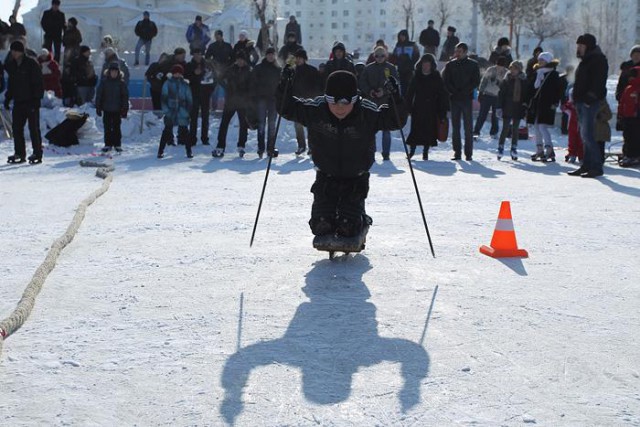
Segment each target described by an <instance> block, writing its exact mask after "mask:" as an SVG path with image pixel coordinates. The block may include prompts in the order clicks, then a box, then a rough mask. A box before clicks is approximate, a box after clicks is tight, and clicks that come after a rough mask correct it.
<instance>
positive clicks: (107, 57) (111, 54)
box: [101, 47, 184, 85]
mask: <svg viewBox="0 0 640 427" xmlns="http://www.w3.org/2000/svg"><path fill="white" fill-rule="evenodd" d="M180 49H181V48H180ZM182 50H183V51H184V49H182ZM183 58H184V56H183ZM183 61H184V59H183ZM112 62H117V63H118V68H120V71H122V74H123V76H124V77H123V78H124V82H125V84H127V85H129V66H128V65H127V62H126V61H125V60H124V59H122V58H120V57H119V56H118V54H117V53H116V50H115V49H114V48H112V47H108V48H106V49H105V50H104V64H103V65H102V75H101V78H102V77H105V76H106V75H107V69H108V68H109V64H110V63H112Z"/></svg>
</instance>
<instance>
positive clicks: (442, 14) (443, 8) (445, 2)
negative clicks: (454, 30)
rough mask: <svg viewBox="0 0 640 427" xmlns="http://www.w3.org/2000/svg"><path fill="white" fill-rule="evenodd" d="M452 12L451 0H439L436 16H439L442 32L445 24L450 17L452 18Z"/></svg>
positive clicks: (439, 29)
mask: <svg viewBox="0 0 640 427" xmlns="http://www.w3.org/2000/svg"><path fill="white" fill-rule="evenodd" d="M452 13H453V11H452V9H451V0H437V3H436V17H437V18H438V24H439V28H438V31H440V32H442V29H443V28H444V26H445V24H446V23H447V22H448V21H449V18H451V15H452Z"/></svg>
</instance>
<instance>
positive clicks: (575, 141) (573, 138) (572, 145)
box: [562, 97, 584, 163]
mask: <svg viewBox="0 0 640 427" xmlns="http://www.w3.org/2000/svg"><path fill="white" fill-rule="evenodd" d="M562 112H563V113H565V114H566V115H567V116H569V124H568V126H567V130H568V133H569V137H568V141H567V155H566V156H564V161H565V162H568V163H575V162H576V160H577V161H579V162H582V158H583V157H584V147H583V146H582V137H581V136H580V128H579V127H578V111H577V110H576V106H575V105H574V104H573V100H572V99H571V97H569V99H568V100H567V102H565V103H564V104H563V105H562Z"/></svg>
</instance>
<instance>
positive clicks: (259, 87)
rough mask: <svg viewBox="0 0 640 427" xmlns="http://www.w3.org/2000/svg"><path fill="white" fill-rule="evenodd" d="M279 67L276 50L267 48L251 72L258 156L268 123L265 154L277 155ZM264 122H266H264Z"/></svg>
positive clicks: (261, 151) (262, 152)
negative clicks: (260, 60)
mask: <svg viewBox="0 0 640 427" xmlns="http://www.w3.org/2000/svg"><path fill="white" fill-rule="evenodd" d="M280 70H281V69H280V67H279V66H278V64H277V62H276V50H275V49H274V48H273V47H269V48H267V51H266V56H265V57H264V59H263V60H262V62H260V64H258V65H256V67H255V68H254V69H253V71H252V72H251V93H252V94H253V96H254V98H255V102H254V105H255V108H256V114H255V115H256V117H257V118H258V156H259V157H262V155H263V154H264V150H265V130H266V126H267V125H268V129H269V130H268V132H269V133H268V137H267V146H266V148H267V155H269V156H270V157H275V156H277V151H276V149H275V148H276V138H275V137H276V114H277V112H276V88H277V87H278V82H279V81H280ZM265 123H266V124H265Z"/></svg>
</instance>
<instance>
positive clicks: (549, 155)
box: [544, 145, 556, 162]
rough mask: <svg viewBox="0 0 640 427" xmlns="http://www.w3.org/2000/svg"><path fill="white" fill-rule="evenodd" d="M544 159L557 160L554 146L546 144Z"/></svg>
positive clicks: (546, 160) (548, 160) (547, 160)
mask: <svg viewBox="0 0 640 427" xmlns="http://www.w3.org/2000/svg"><path fill="white" fill-rule="evenodd" d="M544 161H545V162H555V161H556V153H555V151H553V146H551V145H545V146H544Z"/></svg>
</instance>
